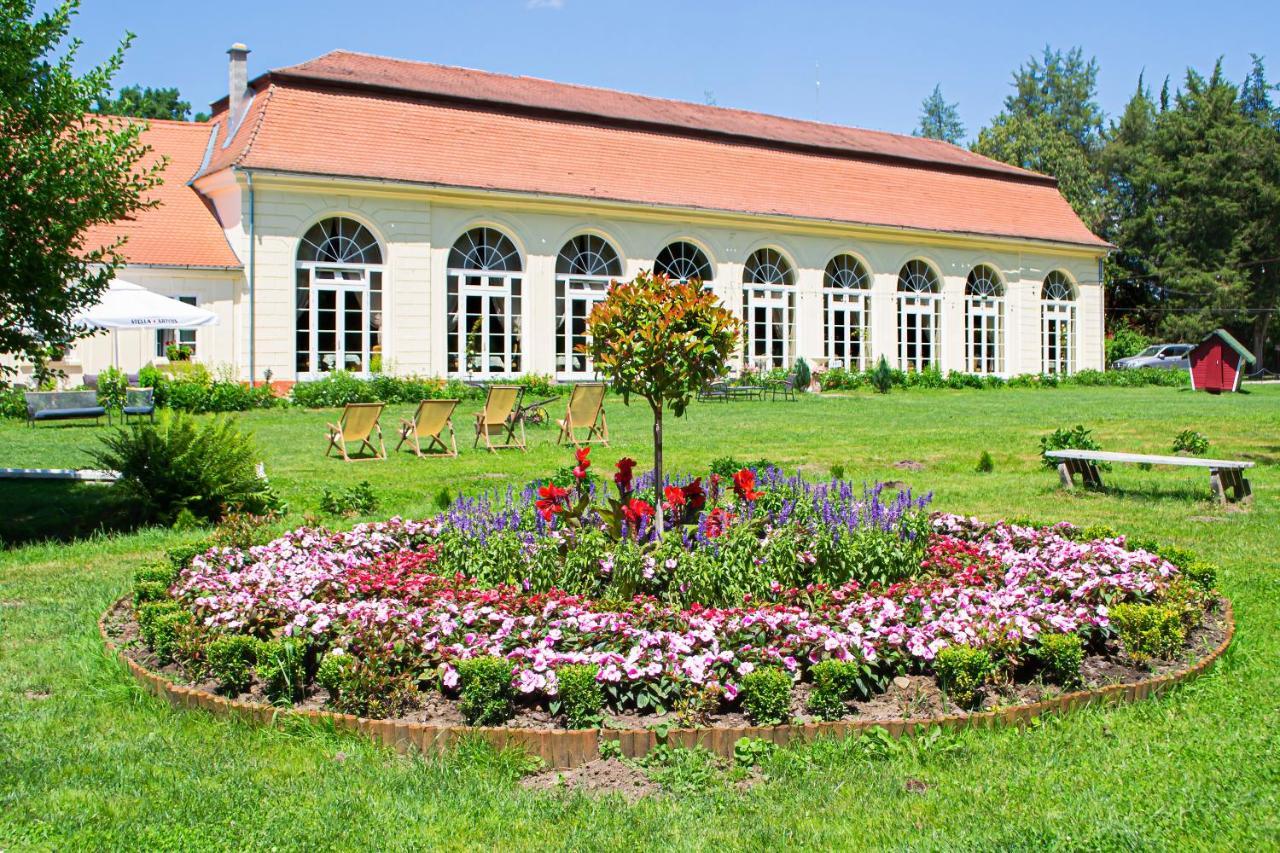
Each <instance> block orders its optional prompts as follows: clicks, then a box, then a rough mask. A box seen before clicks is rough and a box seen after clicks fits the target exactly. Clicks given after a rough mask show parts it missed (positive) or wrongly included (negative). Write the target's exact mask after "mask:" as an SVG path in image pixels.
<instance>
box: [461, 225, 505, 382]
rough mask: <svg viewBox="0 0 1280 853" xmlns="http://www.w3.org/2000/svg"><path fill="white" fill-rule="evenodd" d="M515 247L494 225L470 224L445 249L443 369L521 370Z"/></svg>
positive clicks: (481, 372)
mask: <svg viewBox="0 0 1280 853" xmlns="http://www.w3.org/2000/svg"><path fill="white" fill-rule="evenodd" d="M523 269H524V265H523V264H522V263H521V261H520V252H519V251H518V250H517V249H516V246H515V244H514V243H512V242H511V238H510V237H508V236H507V235H506V234H503V233H502V232H501V231H498V230H497V229H495V228H472V229H471V230H470V231H468V232H467V233H465V234H463V235H462V236H461V237H459V238H458V242H456V243H454V244H453V249H451V250H450V252H449V268H448V272H447V274H446V277H445V278H446V286H445V294H446V306H445V310H446V311H447V313H448V336H449V343H448V371H449V373H450V374H453V375H455V376H457V375H463V374H465V375H471V374H479V375H481V376H504V375H511V374H516V373H519V372H520V371H521V359H520V356H521V352H522V346H521V340H520V324H521V298H520V293H521V286H522V284H523V281H524V277H523V276H522V275H521V271H522V270H523Z"/></svg>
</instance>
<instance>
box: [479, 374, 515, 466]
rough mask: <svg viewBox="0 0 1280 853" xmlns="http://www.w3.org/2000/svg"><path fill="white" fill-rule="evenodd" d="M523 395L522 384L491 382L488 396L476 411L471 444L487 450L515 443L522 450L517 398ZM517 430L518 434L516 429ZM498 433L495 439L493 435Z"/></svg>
mask: <svg viewBox="0 0 1280 853" xmlns="http://www.w3.org/2000/svg"><path fill="white" fill-rule="evenodd" d="M523 398H524V388H522V387H521V386H519V385H490V386H489V393H488V396H487V397H485V400H484V408H483V409H481V410H480V411H478V412H476V440H475V444H473V445H472V447H478V446H479V445H480V439H481V438H483V439H484V446H485V447H487V448H489V450H490V451H496V450H498V449H500V448H503V447H516V448H519V449H520V450H521V451H522V452H523V451H524V450H525V446H524V445H525V435H524V418H522V417H520V401H521V399H523ZM517 429H519V430H520V436H519V438H517V437H516V430H517ZM495 435H496V436H497V437H498V441H497V442H496V443H495V442H494V440H493V437H494V436H495Z"/></svg>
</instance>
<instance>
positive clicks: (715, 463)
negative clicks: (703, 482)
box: [710, 456, 775, 482]
mask: <svg viewBox="0 0 1280 853" xmlns="http://www.w3.org/2000/svg"><path fill="white" fill-rule="evenodd" d="M773 467H775V466H774V464H773V463H772V462H770V461H769V460H768V459H756V460H755V461H752V462H744V461H743V460H741V459H738V458H737V457H734V456H720V457H718V458H716V459H713V460H711V467H710V471H711V473H712V474H719V475H720V479H721V480H724V481H726V482H728V481H732V480H733V475H734V474H736V473H738V472H739V471H741V470H742V469H743V468H750V469H751V470H753V471H756V472H760V471H767V470H768V469H770V468H773Z"/></svg>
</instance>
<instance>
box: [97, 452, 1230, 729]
mask: <svg viewBox="0 0 1280 853" xmlns="http://www.w3.org/2000/svg"><path fill="white" fill-rule="evenodd" d="M576 462H577V464H576V466H575V467H574V469H573V470H572V471H566V472H565V473H564V475H562V476H561V477H559V478H556V479H555V480H553V481H551V482H548V483H541V484H537V485H531V486H530V487H528V488H527V489H525V490H524V491H522V492H520V493H515V492H514V491H513V492H509V493H507V494H505V495H497V496H492V495H491V496H487V497H481V498H475V499H459V500H458V501H457V502H456V504H455V505H454V506H453V507H452V508H450V509H449V510H448V511H446V512H443V513H441V514H440V515H438V516H437V517H435V518H432V519H428V520H424V521H409V520H402V519H398V518H395V519H391V520H390V521H387V522H383V523H378V524H365V525H359V526H357V527H355V528H353V529H352V530H349V531H345V532H337V533H335V532H329V531H326V530H321V529H309V528H303V529H299V530H296V531H293V532H291V533H289V534H287V535H285V536H283V537H281V538H280V539H277V540H275V541H273V542H270V543H268V544H265V545H260V546H255V547H251V548H248V549H238V548H215V549H210V550H208V551H206V552H204V553H200V554H197V555H195V556H194V557H193V558H191V559H190V560H189V561H185V564H184V565H183V567H182V568H181V570H180V571H179V572H176V573H174V572H173V570H171V569H166V568H163V567H160V568H156V569H153V570H150V571H149V572H143V573H141V574H140V577H139V581H138V583H137V585H136V588H135V595H134V602H135V608H134V614H135V617H136V628H135V627H134V626H133V624H132V623H130V625H127V626H124V627H123V628H121V631H120V635H121V636H122V637H124V638H125V639H126V640H129V639H132V638H133V637H135V636H136V637H137V638H138V642H137V643H135V644H134V648H135V656H138V657H140V658H145V661H144V662H146V663H149V664H152V665H153V666H157V667H160V666H167V667H169V668H170V670H171V671H172V672H175V673H181V674H182V675H184V676H185V677H186V678H187V679H188V680H191V681H194V682H197V683H201V684H204V685H206V686H207V687H209V688H210V689H217V690H219V691H221V692H223V693H224V694H226V695H230V696H232V697H235V696H245V697H266V698H268V699H270V700H272V701H274V702H277V703H281V704H297V705H300V706H304V707H320V706H324V707H328V708H332V709H335V710H339V711H343V712H347V713H353V714H359V715H361V716H366V717H397V718H405V719H413V720H419V721H439V722H445V723H454V722H457V723H462V722H466V723H471V724H484V725H500V724H505V723H510V724H514V725H521V726H546V727H551V726H562V725H569V726H571V727H585V726H595V725H598V724H600V723H601V722H602V721H603V720H604V719H605V718H607V717H614V718H617V719H620V720H622V721H626V720H632V721H634V722H637V723H639V724H643V723H644V721H645V720H646V719H648V720H650V721H656V720H665V719H673V718H674V719H678V720H679V721H680V722H681V723H682V724H704V725H705V724H714V723H717V722H723V721H737V720H740V719H741V718H743V717H744V716H745V718H746V719H747V720H749V721H751V722H753V723H758V724H768V723H778V722H787V721H790V720H793V719H796V718H800V719H802V720H805V719H826V720H833V719H842V718H846V717H854V716H856V715H858V714H859V713H868V712H870V711H871V710H874V709H876V708H877V707H879V706H878V705H877V703H880V704H884V703H886V702H889V703H890V705H889V707H890V708H891V709H892V708H893V705H894V704H895V703H896V704H901V703H903V702H914V703H915V704H916V706H917V707H913V708H905V707H903V708H899V709H898V710H897V711H895V712H894V713H893V714H891V716H899V717H901V716H908V715H909V713H908V712H915V711H922V710H923V711H928V710H934V711H936V712H940V713H946V712H950V711H954V710H956V709H976V708H980V707H982V706H983V705H984V704H986V705H991V704H994V703H1008V702H1011V701H1015V702H1016V701H1036V700H1037V699H1038V698H1042V697H1045V696H1048V695H1052V693H1053V692H1055V691H1058V692H1060V691H1061V690H1063V689H1069V688H1073V687H1076V686H1080V685H1084V686H1088V685H1090V684H1102V683H1109V682H1119V681H1124V680H1136V678H1135V674H1136V676H1137V677H1141V674H1142V673H1143V672H1146V671H1150V670H1152V669H1154V670H1155V671H1157V672H1159V671H1161V668H1162V667H1168V668H1172V667H1173V666H1174V665H1175V663H1176V662H1177V661H1180V660H1183V659H1185V658H1187V657H1188V656H1190V655H1193V654H1194V653H1195V652H1196V651H1198V647H1199V646H1200V645H1203V644H1204V642H1206V641H1208V640H1212V639H1214V637H1215V636H1220V632H1219V633H1218V634H1215V631H1219V629H1220V626H1217V625H1216V624H1215V621H1214V609H1215V607H1216V604H1217V600H1216V598H1215V597H1214V595H1213V593H1212V587H1213V583H1214V573H1213V569H1212V567H1210V566H1208V565H1207V564H1204V563H1200V562H1198V561H1195V560H1194V558H1193V557H1191V556H1190V555H1187V554H1185V553H1181V552H1176V551H1170V550H1169V549H1160V548H1157V547H1156V546H1153V545H1150V544H1144V545H1143V546H1142V547H1138V546H1137V545H1136V544H1135V543H1131V542H1128V541H1126V540H1125V538H1124V537H1121V536H1117V535H1115V534H1114V533H1113V532H1111V531H1097V530H1081V529H1079V528H1076V527H1073V526H1071V525H1069V524H1058V525H1054V526H1051V527H1036V526H1030V525H1022V524H1009V523H999V524H987V523H983V522H980V521H977V520H974V519H965V518H960V517H957V516H954V515H944V514H935V515H933V516H930V515H928V514H927V512H926V506H927V504H928V501H929V498H928V497H927V496H926V497H923V498H916V497H913V496H912V495H911V494H910V493H909V492H905V491H903V492H897V493H892V494H893V497H892V499H889V498H888V497H887V495H888V494H891V492H887V491H886V490H885V489H883V488H882V487H880V486H877V487H874V488H866V489H864V488H861V487H854V486H853V485H852V484H850V483H848V482H845V481H838V480H836V481H830V482H819V483H813V482H808V481H806V480H804V479H802V478H800V477H785V476H783V474H782V473H781V472H779V471H777V470H775V469H764V470H760V471H753V470H751V469H741V470H739V471H736V472H734V473H733V474H732V476H729V475H726V476H724V477H723V478H722V477H719V476H716V475H712V476H710V477H708V478H706V479H705V485H704V481H703V479H695V480H687V481H681V482H677V483H675V484H672V485H668V486H667V487H666V488H665V489H664V493H663V497H662V501H663V508H664V510H665V512H664V515H665V516H666V520H667V524H668V528H667V529H666V531H665V534H664V535H662V536H659V535H658V532H657V529H656V527H657V525H656V523H655V521H656V519H655V511H656V507H655V504H656V501H657V500H658V497H657V496H656V495H655V494H654V489H653V487H652V485H651V484H650V483H647V482H645V481H644V479H643V478H636V479H635V480H634V481H633V479H632V476H631V474H632V467H633V466H634V463H632V462H631V461H630V460H625V459H624V460H620V461H619V463H618V465H617V470H616V474H615V476H614V478H613V479H614V483H613V485H612V486H611V487H609V488H606V487H604V486H603V485H601V484H600V483H598V482H594V481H593V479H594V478H592V477H591V476H590V474H591V472H590V470H589V468H590V459H589V456H588V455H587V453H586V452H585V451H583V452H580V453H579V456H578V459H577V460H576ZM615 493H616V494H615ZM144 647H145V649H144ZM146 649H149V651H147V650H146ZM886 697H892V699H891V700H890V699H887V698H886ZM912 697H914V698H912ZM636 718H639V719H636Z"/></svg>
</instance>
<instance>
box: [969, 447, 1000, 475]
mask: <svg viewBox="0 0 1280 853" xmlns="http://www.w3.org/2000/svg"><path fill="white" fill-rule="evenodd" d="M995 469H996V463H995V462H993V461H992V459H991V454H990V453H988V452H987V451H985V450H984V451H982V454H981V455H979V456H978V464H977V465H975V466H974V467H973V470H975V471H977V472H978V473H979V474H990V473H991V472H992V471H994V470H995Z"/></svg>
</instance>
